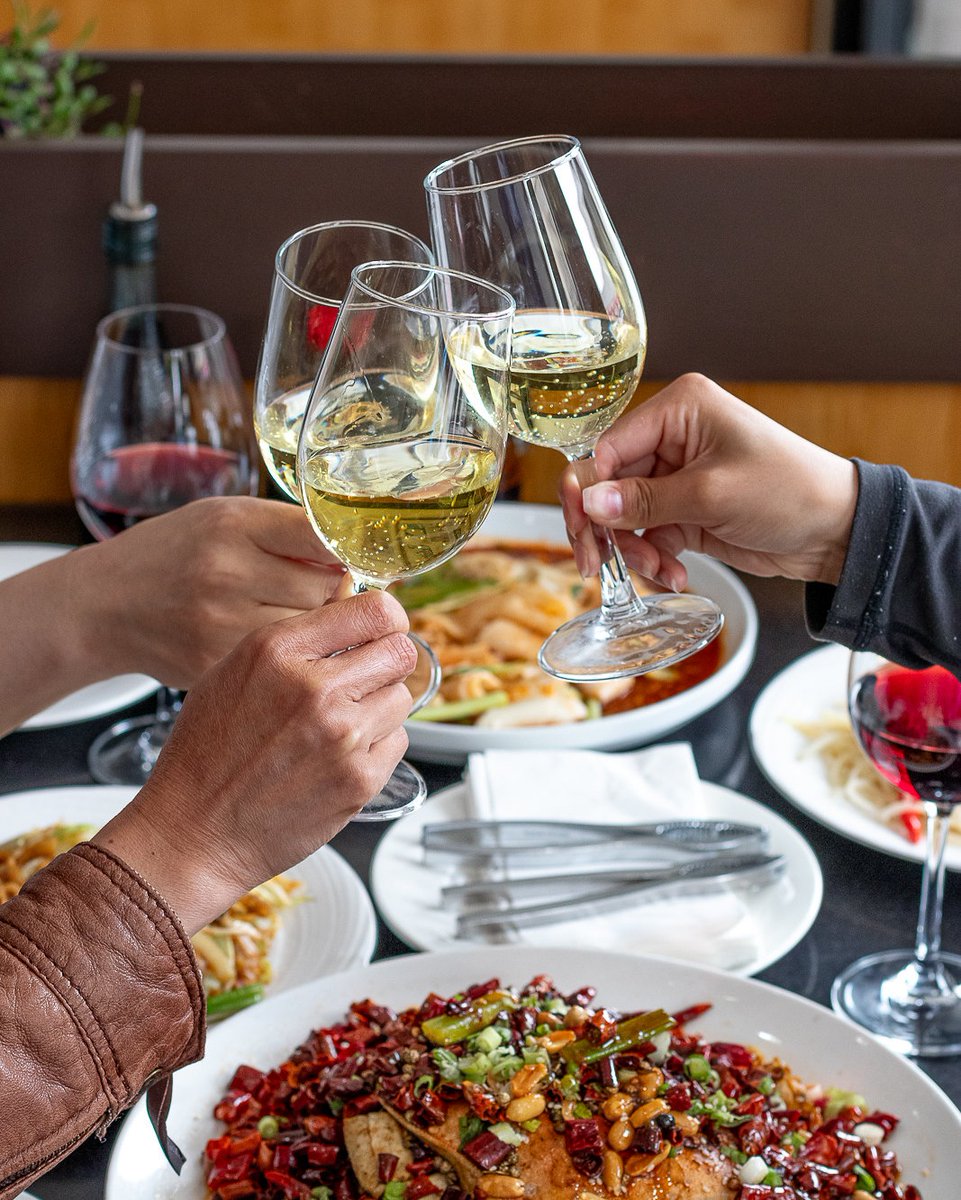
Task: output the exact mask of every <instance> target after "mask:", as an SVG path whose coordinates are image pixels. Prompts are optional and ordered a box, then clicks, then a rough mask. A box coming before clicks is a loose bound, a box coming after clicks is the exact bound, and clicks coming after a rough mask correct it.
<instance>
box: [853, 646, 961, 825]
mask: <svg viewBox="0 0 961 1200" xmlns="http://www.w3.org/2000/svg"><path fill="white" fill-rule="evenodd" d="M851 719H852V722H853V724H854V728H855V731H856V732H857V735H858V738H859V739H860V742H861V745H862V746H863V747H864V750H865V753H866V754H867V756H868V757H869V758H870V759H871V761H872V762H873V763H874V765H875V767H877V769H878V770H879V771H880V772H881V774H882V775H883V776H884V777H885V779H887V780H889V781H890V782H891V783H893V784H894V786H895V787H896V788H899V789H900V790H901V791H902V792H904V793H905V794H906V795H908V796H915V797H917V799H919V800H931V801H934V802H936V803H941V804H950V803H953V802H954V801H956V800H961V680H959V679H958V678H957V677H956V676H954V675H952V674H951V672H950V671H948V670H946V669H945V668H944V667H929V668H927V669H926V670H923V671H912V670H910V669H908V668H907V667H900V666H896V665H894V664H893V663H889V664H887V665H885V666H882V667H880V668H879V669H878V671H877V672H876V673H875V674H869V675H864V676H862V677H861V678H860V679H859V680H858V681H857V682H856V684H855V686H854V689H853V691H852V695H851Z"/></svg>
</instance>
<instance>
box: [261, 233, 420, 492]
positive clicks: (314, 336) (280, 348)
mask: <svg viewBox="0 0 961 1200" xmlns="http://www.w3.org/2000/svg"><path fill="white" fill-rule="evenodd" d="M373 259H404V260H405V261H407V262H415V263H417V262H423V263H430V262H433V256H432V254H431V252H430V249H429V247H428V246H426V245H425V244H424V243H423V242H422V241H421V240H420V238H418V237H415V236H414V235H413V234H412V233H407V232H406V231H405V230H403V229H397V228H395V227H394V226H393V225H382V224H379V223H378V222H376V221H325V222H323V223H322V224H320V225H312V226H310V228H309V229H301V230H300V231H299V232H297V233H295V234H293V235H292V236H291V237H289V238H288V239H287V240H286V241H285V242H284V244H283V245H282V246H281V247H280V249H279V250H278V251H277V254H276V256H275V258H274V280H273V287H272V289H271V293H270V311H269V313H268V315H267V324H266V327H265V329H264V340H263V343H262V345H261V349H260V359H259V361H258V363H257V374H256V380H255V385H254V429H255V430H256V433H257V443H258V445H259V447H260V454H261V457H262V458H263V460H264V463H265V464H266V466H267V470H268V471H269V472H270V475H271V477H272V479H273V480H274V482H275V483H276V484H277V486H278V487H279V488H280V489H281V490H282V491H284V492H286V493H287V495H288V496H289V497H290V498H291V499H292V500H296V501H297V502H298V503H299V502H300V490H299V488H298V487H297V439H298V438H299V437H300V427H301V425H302V424H303V420H304V412H305V411H306V408H307V401H308V400H309V399H310V390H311V388H312V387H313V385H314V379H315V378H316V376H317V368H318V367H319V366H320V360H321V359H322V358H323V356H324V351H325V350H326V348H327V343H328V342H329V341H330V335H331V333H332V332H333V328H334V323H335V322H336V320H337V314H338V312H339V311H340V304H341V301H342V300H343V298H344V293H345V292H346V291H347V287H348V285H349V284H350V273H351V271H353V269H354V267H356V266H357V265H358V264H359V263H364V262H370V261H371V260H373Z"/></svg>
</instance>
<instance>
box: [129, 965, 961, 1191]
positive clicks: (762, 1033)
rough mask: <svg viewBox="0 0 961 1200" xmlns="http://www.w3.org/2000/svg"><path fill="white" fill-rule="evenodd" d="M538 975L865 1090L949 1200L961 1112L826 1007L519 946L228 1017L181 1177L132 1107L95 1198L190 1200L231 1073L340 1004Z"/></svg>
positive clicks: (184, 1122)
mask: <svg viewBox="0 0 961 1200" xmlns="http://www.w3.org/2000/svg"><path fill="white" fill-rule="evenodd" d="M541 972H543V973H546V974H551V975H553V976H554V977H555V979H556V980H557V982H558V984H559V986H560V987H561V988H562V989H563V990H568V989H574V988H576V987H580V986H583V985H584V984H588V983H590V984H594V985H595V986H598V987H599V989H600V990H599V996H598V998H599V1000H600V1001H601V1002H603V1001H605V1000H606V1001H607V1002H608V1003H611V1004H615V1005H618V1006H619V1007H622V1008H624V1009H627V1008H629V1007H634V1006H636V1004H637V1003H641V1004H645V1005H647V1004H664V1005H665V1006H666V1007H668V1008H669V1009H671V1010H676V1009H677V1008H680V1007H686V1006H687V1005H688V1004H693V1003H697V1002H700V1001H710V1002H712V1003H713V1008H712V1010H711V1011H710V1012H708V1013H707V1014H705V1015H704V1017H702V1018H700V1019H699V1021H698V1023H697V1028H698V1029H699V1030H703V1032H704V1033H705V1034H706V1036H708V1037H711V1038H713V1039H714V1040H718V1039H723V1040H729V1041H743V1042H747V1043H749V1044H754V1045H757V1046H760V1047H762V1048H763V1049H764V1051H765V1053H767V1054H769V1055H772V1056H774V1055H776V1056H778V1057H780V1058H782V1060H783V1061H786V1062H787V1063H788V1064H789V1065H790V1066H791V1067H792V1068H793V1069H794V1070H796V1071H797V1072H798V1074H799V1075H801V1077H802V1078H807V1079H809V1080H810V1081H811V1082H819V1083H822V1084H824V1085H829V1084H831V1085H834V1086H838V1087H842V1088H846V1089H850V1090H858V1091H862V1092H864V1093H865V1094H866V1095H867V1097H868V1101H869V1103H870V1104H871V1105H872V1106H876V1107H879V1108H881V1109H887V1110H889V1111H893V1112H895V1113H896V1114H897V1115H899V1116H900V1117H901V1118H902V1125H901V1127H900V1129H899V1130H898V1132H897V1133H896V1134H895V1138H894V1141H893V1142H892V1145H893V1147H894V1148H895V1149H896V1150H897V1152H898V1154H899V1156H900V1157H901V1159H902V1162H903V1164H904V1167H905V1178H906V1179H907V1181H908V1182H913V1183H917V1184H918V1185H919V1186H920V1187H921V1188H922V1190H923V1192H924V1195H925V1197H926V1200H947V1197H948V1196H949V1195H953V1194H955V1193H954V1189H955V1188H956V1183H957V1179H958V1177H959V1175H961V1113H959V1111H958V1109H957V1108H956V1107H955V1106H954V1104H953V1103H952V1102H951V1100H950V1099H949V1097H948V1096H946V1095H945V1093H944V1092H942V1091H941V1089H940V1088H938V1086H937V1085H936V1084H935V1083H934V1082H933V1081H932V1080H931V1079H930V1078H929V1077H928V1076H927V1075H925V1074H924V1073H923V1072H922V1071H921V1070H920V1069H919V1068H918V1067H917V1066H915V1065H914V1064H913V1063H911V1062H909V1061H907V1060H906V1059H904V1058H901V1057H900V1056H899V1055H897V1054H895V1053H894V1052H893V1051H891V1050H888V1049H887V1048H886V1047H884V1046H882V1045H881V1044H880V1043H879V1042H877V1041H876V1040H875V1039H874V1038H872V1037H871V1036H870V1035H869V1034H867V1033H865V1032H864V1031H863V1030H861V1029H859V1028H858V1027H857V1026H855V1025H852V1024H850V1023H849V1022H848V1021H846V1020H844V1019H843V1018H841V1017H838V1016H836V1015H835V1014H834V1013H833V1012H831V1011H830V1010H829V1009H827V1008H824V1007H822V1006H821V1005H819V1004H816V1003H814V1002H813V1001H811V1000H808V999H806V998H804V997H802V996H798V995H795V994H794V993H791V992H787V991H784V990H782V989H780V988H776V987H774V986H772V985H771V984H767V983H762V982H760V981H759V980H756V979H744V978H741V977H738V976H732V975H729V974H726V973H724V972H720V971H714V970H710V969H708V968H706V967H698V966H696V965H695V964H692V963H680V962H676V961H674V960H672V959H666V958H655V957H650V958H646V957H645V958H640V957H639V958H632V957H628V956H625V955H619V954H614V953H609V952H604V951H592V950H583V949H577V950H561V949H556V948H555V949H544V950H537V949H536V948H534V949H532V948H531V947H529V946H523V947H499V948H490V949H483V950H478V949H472V950H457V951H445V952H442V953H436V954H418V955H408V956H404V957H401V958H392V959H387V960H384V961H381V962H378V963H374V964H372V965H370V966H368V967H366V968H362V969H359V970H357V971H351V972H346V973H343V974H341V975H334V976H328V977H327V978H326V979H321V980H317V981H315V982H313V983H309V984H304V985H302V986H301V987H299V988H295V989H293V990H291V991H289V992H286V993H284V994H283V995H281V996H278V997H276V998H275V999H274V1000H271V1001H269V1002H267V1004H266V1005H265V1006H262V1007H261V1008H260V1009H259V1010H252V1009H251V1010H248V1011H246V1012H244V1013H240V1014H238V1015H237V1017H235V1018H233V1020H232V1021H231V1022H230V1023H229V1025H225V1026H224V1027H222V1028H221V1029H216V1030H214V1031H213V1032H212V1033H211V1036H210V1038H209V1039H208V1043H207V1057H206V1059H205V1060H204V1061H202V1062H200V1063H197V1064H194V1065H193V1066H190V1067H187V1068H185V1069H184V1070H183V1071H181V1072H178V1075H177V1087H176V1088H175V1091H174V1101H173V1108H172V1111H171V1116H170V1122H169V1129H170V1133H171V1135H172V1136H173V1137H174V1139H175V1140H176V1141H178V1143H179V1144H180V1146H181V1148H182V1149H183V1150H184V1151H185V1152H186V1154H187V1156H188V1162H187V1166H186V1168H185V1170H184V1174H183V1175H182V1176H181V1177H180V1179H179V1180H178V1178H177V1177H176V1176H175V1175H174V1174H173V1172H171V1171H170V1169H169V1167H167V1165H166V1163H165V1161H164V1160H163V1157H162V1155H161V1154H160V1150H159V1147H158V1145H157V1142H156V1138H155V1137H154V1134H153V1131H152V1129H151V1127H150V1124H149V1121H148V1119H147V1115H146V1109H145V1105H144V1101H143V1100H141V1101H140V1102H139V1103H138V1105H137V1106H136V1107H135V1108H134V1110H133V1112H132V1113H131V1114H130V1116H129V1117H128V1118H127V1120H126V1121H125V1123H124V1125H123V1127H122V1128H121V1130H120V1134H119V1136H118V1138H117V1140H116V1143H115V1146H114V1150H113V1153H112V1155H111V1158H110V1164H109V1168H108V1172H107V1181H106V1190H105V1200H126V1198H127V1197H128V1196H131V1195H138V1196H139V1195H143V1196H145V1195H150V1196H151V1197H153V1200H174V1198H175V1197H176V1198H178V1200H199V1197H200V1196H201V1195H202V1194H203V1182H202V1175H201V1172H200V1164H199V1157H200V1151H201V1149H202V1147H203V1145H204V1142H205V1141H206V1139H207V1138H208V1137H210V1136H214V1135H215V1133H216V1132H217V1128H216V1124H215V1122H214V1121H213V1118H212V1116H210V1115H209V1114H210V1113H211V1111H212V1108H213V1105H214V1103H216V1101H217V1099H219V1096H220V1095H221V1093H222V1091H223V1089H224V1087H225V1086H226V1083H227V1081H228V1080H229V1078H230V1076H231V1074H232V1073H233V1071H234V1069H235V1068H236V1066H237V1064H238V1063H239V1062H241V1061H244V1062H248V1063H251V1064H252V1065H254V1066H258V1067H260V1068H262V1069H266V1068H268V1067H270V1066H273V1065H276V1064H277V1063H278V1062H280V1061H281V1059H282V1058H284V1057H286V1056H287V1055H288V1054H289V1053H290V1052H291V1051H292V1050H293V1049H294V1047H295V1046H296V1045H297V1044H298V1043H299V1042H300V1041H302V1040H303V1039H304V1038H305V1037H306V1036H307V1033H308V1031H309V1030H310V1029H315V1028H318V1027H319V1026H320V1025H322V1024H324V1023H328V1022H331V1021H334V1020H337V1019H339V1018H340V1016H341V1015H342V1013H343V1011H344V1010H345V1009H346V1007H347V1005H348V1004H349V1003H350V1002H352V1001H354V1000H357V999H360V998H363V997H365V996H370V997H372V998H373V999H375V1000H379V1001H381V1002H383V1003H388V1004H392V1005H394V1006H395V1007H397V1006H400V1005H404V1004H411V1003H417V1002H419V1000H421V999H422V998H423V996H425V995H426V994H427V993H428V992H429V991H431V990H437V991H440V992H442V993H443V992H449V991H453V990H455V989H456V988H459V987H463V986H465V985H467V984H468V983H470V982H474V981H476V980H479V979H486V978H489V977H491V976H495V975H496V976H499V977H500V978H501V979H502V980H503V981H505V982H510V983H513V984H517V985H521V984H523V983H525V982H526V981H527V980H528V979H530V978H531V977H532V975H534V974H535V973H541ZM635 981H638V982H637V983H635ZM640 981H649V982H643V984H641V982H640ZM258 1018H259V1019H258ZM264 1018H269V1019H264ZM777 1030H782V1031H783V1032H781V1033H778V1032H776V1031H777ZM925 1169H928V1171H929V1173H928V1174H927V1176H926V1177H925V1176H923V1175H922V1171H924V1170H925Z"/></svg>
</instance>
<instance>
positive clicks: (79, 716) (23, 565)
mask: <svg viewBox="0 0 961 1200" xmlns="http://www.w3.org/2000/svg"><path fill="white" fill-rule="evenodd" d="M72 549H73V547H72V546H56V545H52V544H51V543H49V542H5V543H3V544H2V545H0V579H7V578H9V577H10V576H11V575H17V574H19V573H20V572H21V571H28V570H29V569H30V568H31V567H36V566H39V565H40V563H43V562H47V561H48V559H51V558H57V557H58V556H59V555H61V554H66V553H67V551H68V550H72ZM69 602H70V600H69V597H64V603H65V604H69ZM159 686H160V685H159V684H158V683H157V681H156V680H155V679H151V678H150V677H149V676H148V675H115V676H114V677H113V678H112V679H101V680H100V681H99V682H97V683H91V684H90V685H89V687H85V688H81V689H80V691H78V692H73V693H72V694H71V695H69V696H64V697H63V699H62V700H58V701H57V702H56V703H55V704H51V705H50V707H49V708H45V709H44V710H43V712H39V713H35V714H34V715H33V716H32V717H29V718H28V719H27V720H26V721H24V723H23V724H22V725H21V726H20V728H21V729H51V728H53V727H54V726H56V725H72V724H73V723H74V722H76V721H89V720H90V719H91V718H93V717H102V716H105V715H106V714H107V713H112V712H116V711H117V709H119V708H126V707H127V706H128V705H129V704H136V703H137V701H138V700H143V699H144V697H146V696H149V695H150V693H151V692H155V691H156V690H157V688H158V687H159Z"/></svg>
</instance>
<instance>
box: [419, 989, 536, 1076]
mask: <svg viewBox="0 0 961 1200" xmlns="http://www.w3.org/2000/svg"><path fill="white" fill-rule="evenodd" d="M515 1007H516V1004H515V1002H514V998H513V996H511V994H510V992H488V993H487V995H486V996H480V997H479V998H478V999H477V1000H475V1001H474V1002H473V1003H472V1004H471V1005H470V1007H469V1008H467V1009H466V1010H465V1011H464V1012H462V1013H449V1014H448V1013H444V1014H442V1015H441V1016H439V1017H428V1019H427V1020H426V1021H422V1022H421V1026H420V1027H421V1031H422V1032H423V1034H424V1037H425V1038H427V1040H428V1041H429V1042H433V1044H434V1045H435V1046H451V1045H453V1044H454V1042H462V1041H464V1039H465V1038H469V1037H470V1036H471V1034H473V1033H480V1031H481V1030H482V1029H485V1028H486V1027H487V1026H488V1025H493V1023H494V1022H495V1021H496V1020H497V1017H498V1015H499V1014H500V1013H502V1012H503V1011H504V1009H512V1008H515ZM461 1064H462V1065H461V1070H463V1060H461Z"/></svg>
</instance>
